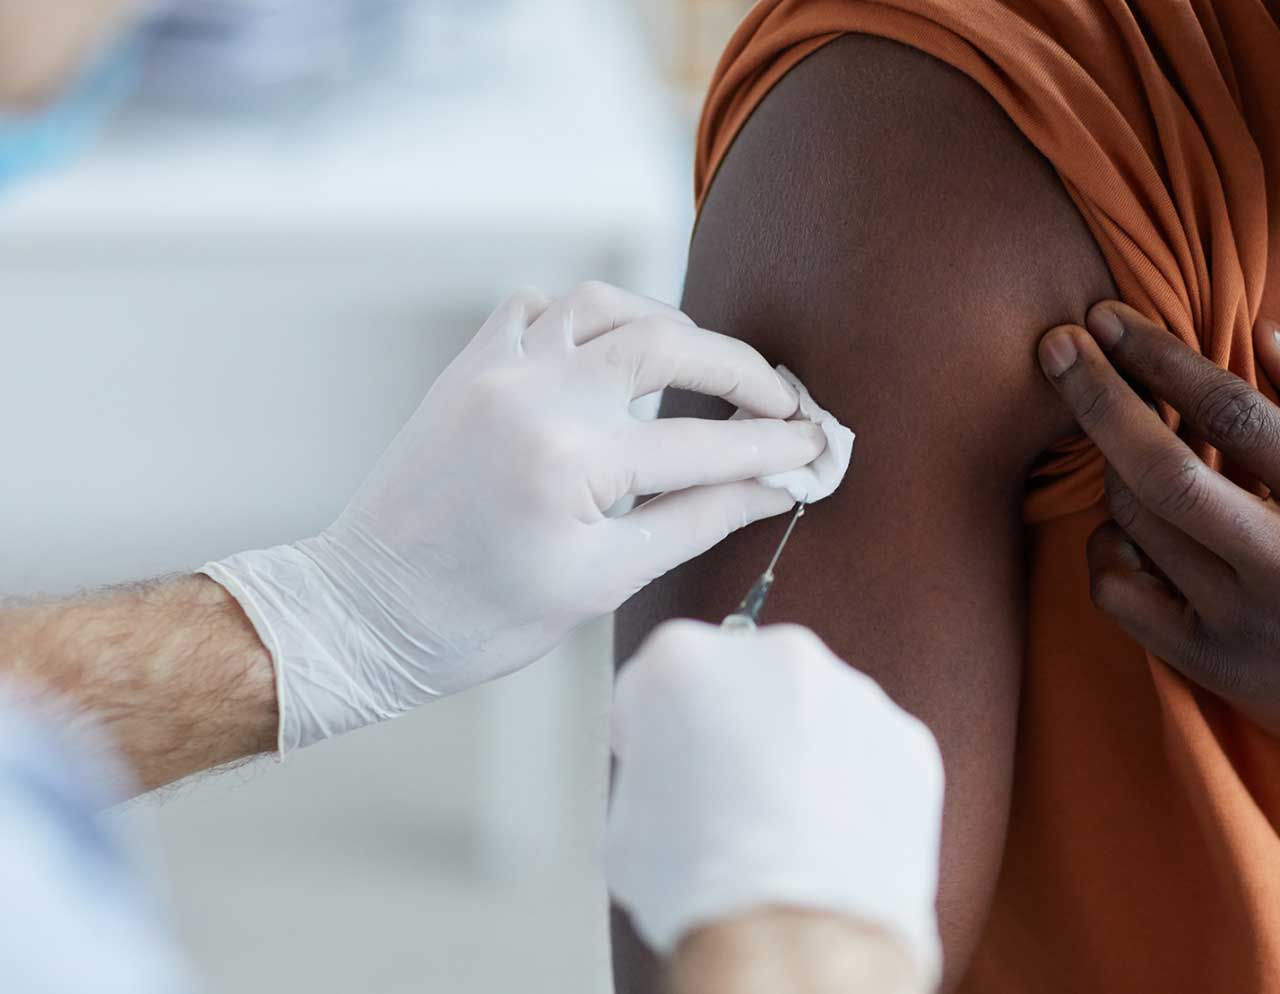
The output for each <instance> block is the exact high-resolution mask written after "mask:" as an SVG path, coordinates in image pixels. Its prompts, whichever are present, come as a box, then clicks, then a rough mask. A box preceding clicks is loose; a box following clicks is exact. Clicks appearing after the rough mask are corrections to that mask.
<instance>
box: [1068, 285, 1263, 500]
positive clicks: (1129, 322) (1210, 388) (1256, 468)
mask: <svg viewBox="0 0 1280 994" xmlns="http://www.w3.org/2000/svg"><path fill="white" fill-rule="evenodd" d="M1087 323H1088V328H1089V332H1090V333H1091V334H1092V335H1093V337H1094V339H1095V340H1096V341H1097V342H1098V344H1099V345H1101V346H1102V348H1103V349H1104V351H1105V352H1106V354H1107V358H1109V359H1110V360H1111V362H1112V363H1113V364H1114V365H1115V366H1116V368H1118V369H1120V370H1122V371H1123V372H1125V373H1128V374H1129V375H1130V376H1132V377H1133V378H1134V379H1135V380H1137V381H1138V382H1140V383H1142V384H1143V385H1144V386H1146V387H1147V388H1149V389H1150V390H1151V391H1152V392H1153V393H1155V394H1157V395H1159V396H1160V397H1163V398H1164V399H1165V400H1167V401H1168V402H1169V403H1170V404H1172V405H1173V406H1174V407H1175V408H1177V409H1178V410H1179V411H1180V412H1181V413H1182V415H1183V416H1184V417H1185V418H1186V419H1187V422H1188V423H1189V424H1190V425H1191V426H1192V427H1193V428H1194V429H1195V430H1196V433H1197V434H1198V435H1200V437H1202V438H1203V439H1204V440H1205V441H1206V442H1208V443H1209V444H1210V445H1212V446H1214V447H1215V448H1217V449H1220V450H1221V451H1222V452H1223V453H1225V454H1226V455H1228V456H1230V457H1231V460H1232V461H1233V462H1234V463H1236V464H1237V465H1239V466H1240V467H1241V468H1242V469H1244V470H1245V471H1246V472H1248V473H1251V474H1252V475H1254V476H1256V477H1257V478H1258V479H1260V480H1262V481H1263V482H1264V483H1266V484H1267V485H1268V486H1273V487H1274V486H1276V485H1277V484H1280V408H1278V407H1276V406H1275V405H1274V404H1273V403H1271V401H1269V400H1268V399H1267V398H1266V397H1264V396H1263V395H1262V394H1261V393H1259V392H1258V391H1257V390H1255V389H1254V388H1253V387H1251V386H1250V385H1249V384H1248V383H1246V382H1245V381H1244V380H1242V379H1240V377H1238V376H1236V375H1235V374H1234V373H1231V372H1228V371H1227V370H1225V369H1222V368H1220V367H1218V366H1217V365H1215V364H1214V363H1212V362H1210V361H1209V360H1208V359H1206V358H1205V357H1204V356H1202V355H1200V354H1199V353H1198V352H1196V351H1195V350H1194V349H1191V348H1188V347H1187V345H1185V344H1184V343H1183V342H1181V341H1179V340H1178V339H1177V338H1176V337H1175V336H1173V335H1171V334H1170V333H1169V332H1168V331H1167V330H1166V329H1165V328H1164V327H1162V326H1161V325H1159V324H1156V323H1155V322H1154V321H1151V320H1149V319H1148V318H1146V317H1144V316H1143V315H1142V314H1140V313H1139V312H1138V311H1135V310H1134V309H1133V308H1132V307H1129V306H1127V305H1125V304H1121V303H1117V302H1115V301H1106V302H1104V303H1101V304H1097V305H1095V306H1094V307H1093V308H1091V309H1090V311H1089V317H1088V322H1087Z"/></svg>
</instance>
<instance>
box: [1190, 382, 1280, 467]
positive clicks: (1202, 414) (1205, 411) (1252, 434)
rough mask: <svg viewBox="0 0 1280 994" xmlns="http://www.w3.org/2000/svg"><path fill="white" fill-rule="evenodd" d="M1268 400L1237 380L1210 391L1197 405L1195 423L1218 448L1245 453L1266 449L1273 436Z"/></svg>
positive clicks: (1217, 385)
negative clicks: (1262, 447) (1243, 450)
mask: <svg viewBox="0 0 1280 994" xmlns="http://www.w3.org/2000/svg"><path fill="white" fill-rule="evenodd" d="M1269 406H1270V405H1269V404H1268V402H1267V400H1266V399H1265V398H1264V397H1263V396H1262V395H1261V394H1259V393H1257V392H1256V391H1255V390H1253V389H1252V388H1250V387H1249V385H1248V384H1246V383H1245V382H1244V381H1242V380H1237V379H1235V378H1234V377H1232V378H1231V380H1228V381H1224V382H1221V383H1218V384H1216V385H1215V386H1212V387H1210V388H1209V389H1208V390H1207V391H1205V393H1204V394H1203V395H1202V396H1201V398H1200V399H1199V401H1198V402H1197V403H1196V405H1195V409H1194V412H1193V420H1194V421H1195V423H1196V424H1198V425H1200V426H1201V427H1202V428H1203V429H1204V431H1205V432H1206V433H1207V434H1208V435H1209V436H1210V437H1211V438H1212V439H1213V440H1214V441H1216V442H1218V443H1219V444H1225V445H1230V446H1233V447H1236V448H1242V449H1255V448H1259V447H1261V446H1263V445H1265V444H1266V443H1267V442H1268V440H1269V435H1270V434H1271V431H1270V428H1271V422H1270V419H1269V417H1268V415H1269V413H1270V411H1269Z"/></svg>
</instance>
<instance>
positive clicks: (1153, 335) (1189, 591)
mask: <svg viewBox="0 0 1280 994" xmlns="http://www.w3.org/2000/svg"><path fill="white" fill-rule="evenodd" d="M1087 325H1088V332H1086V331H1085V329H1084V328H1080V327H1077V326H1074V325H1068V326H1063V327H1059V328H1054V329H1053V330H1052V331H1050V332H1049V333H1048V334H1047V335H1045V337H1044V339H1043V341H1042V342H1041V344H1040V363H1041V365H1042V366H1043V367H1044V370H1045V373H1046V375H1047V376H1048V377H1049V379H1050V381H1051V382H1052V383H1053V384H1054V386H1055V387H1057V388H1058V391H1059V392H1060V393H1061V394H1062V397H1063V399H1064V400H1065V401H1066V402H1067V405H1068V406H1069V407H1070V408H1071V410H1072V412H1073V413H1074V414H1075V416H1076V419H1077V420H1078V421H1079V423H1080V427H1081V428H1083V429H1084V430H1085V431H1086V432H1087V433H1088V434H1089V437H1090V438H1092V439H1093V441H1094V442H1096V443H1097V445H1098V447H1099V448H1100V449H1101V450H1102V452H1103V454H1104V455H1105V456H1106V457H1107V463H1108V465H1107V498H1108V501H1109V502H1110V505H1111V514H1112V517H1113V518H1114V520H1113V521H1110V522H1108V523H1107V524H1105V525H1102V526H1101V527H1100V528H1099V529H1098V530H1097V531H1096V532H1094V534H1093V536H1092V537H1091V538H1090V540H1089V573H1090V581H1091V585H1092V593H1093V599H1094V602H1095V603H1096V604H1097V605H1098V607H1099V608H1101V609H1102V610H1103V611H1105V612H1106V613H1107V614H1109V615H1111V617H1113V618H1114V619H1115V620H1116V621H1117V622H1118V623H1119V625H1120V626H1121V627H1122V628H1123V629H1124V630H1125V631H1126V632H1128V633H1129V634H1130V635H1132V636H1133V637H1134V638H1135V639H1137V640H1138V641H1139V642H1141V643H1142V645H1143V646H1145V647H1146V648H1147V649H1148V650H1150V651H1151V652H1152V653H1154V654H1155V655H1157V656H1159V657H1160V658H1161V659H1163V660H1164V661H1165V662H1167V663H1169V665H1171V666H1173V667H1175V668H1176V669H1177V670H1179V671H1180V672H1181V673H1183V674H1184V675H1185V676H1186V677H1188V678H1189V679H1191V680H1194V681H1195V682H1196V683H1198V684H1199V685H1200V686H1202V687H1204V688H1205V689H1206V690H1209V691H1211V692H1213V693H1215V694H1217V695H1219V696H1220V697H1222V698H1224V699H1225V700H1227V701H1229V702H1230V703H1232V704H1233V705H1235V706H1237V707H1238V708H1240V710H1242V711H1244V712H1245V713H1247V714H1248V715H1250V716H1251V717H1252V718H1254V719H1255V720H1257V721H1258V722H1259V724H1261V725H1263V726H1264V727H1266V728H1268V729H1269V730H1270V731H1272V732H1280V509H1278V508H1277V507H1276V504H1275V501H1273V500H1270V499H1268V500H1259V499H1258V498H1257V497H1255V496H1254V495H1253V494H1252V493H1250V492H1249V491H1247V490H1245V489H1243V488H1241V487H1239V486H1237V485H1236V484H1234V483H1232V482H1231V481H1230V480H1228V479H1227V478H1226V477H1225V476H1222V475H1221V474H1219V473H1217V472H1215V471H1214V470H1213V469H1211V468H1210V467H1209V466H1208V465H1206V464H1205V463H1204V462H1202V461H1201V460H1200V459H1199V458H1197V457H1196V455H1195V454H1194V453H1193V452H1192V451H1191V449H1190V448H1189V447H1188V446H1187V444H1186V443H1185V442H1183V441H1182V440H1181V439H1180V438H1179V437H1178V436H1177V435H1176V434H1175V433H1174V432H1173V431H1172V430H1171V429H1170V428H1169V427H1168V426H1167V425H1166V424H1165V423H1164V422H1163V421H1162V420H1161V419H1160V417H1159V415H1157V414H1156V413H1155V411H1153V410H1152V409H1151V408H1150V407H1148V406H1147V404H1146V403H1145V402H1144V401H1143V400H1142V399H1141V398H1140V397H1139V396H1138V395H1137V394H1136V393H1135V392H1134V391H1133V389H1132V388H1130V386H1129V385H1128V384H1126V383H1125V381H1124V380H1123V379H1121V375H1120V373H1121V372H1123V373H1125V374H1127V375H1128V376H1130V377H1131V378H1132V379H1134V380H1136V381H1137V382H1138V383H1140V384H1141V385H1143V386H1145V387H1147V388H1149V389H1150V390H1151V391H1152V392H1153V393H1155V394H1156V395H1157V396H1158V397H1160V398H1161V399H1163V400H1166V401H1168V402H1169V403H1170V404H1171V405H1172V406H1173V407H1174V408H1176V409H1177V410H1178V411H1179V412H1180V413H1181V414H1182V415H1183V417H1184V418H1185V419H1186V422H1187V424H1189V425H1190V426H1191V428H1192V429H1193V430H1194V432H1195V433H1196V434H1197V435H1198V436H1200V437H1201V438H1203V439H1204V440H1205V441H1207V442H1209V443H1210V444H1212V445H1214V446H1216V447H1217V448H1218V449H1219V450H1221V451H1222V453H1223V454H1224V455H1225V456H1226V457H1227V458H1228V460H1229V461H1230V462H1231V463H1233V464H1234V465H1236V466H1238V467H1240V469H1242V470H1243V471H1245V472H1246V473H1248V474H1250V475H1251V476H1255V477H1257V478H1258V479H1259V480H1261V481H1262V482H1263V483H1265V484H1266V485H1267V486H1268V487H1270V488H1272V489H1273V490H1274V489H1276V488H1280V408H1277V407H1276V405H1275V404H1273V403H1271V401H1269V400H1268V399H1267V398H1266V397H1264V396H1263V395H1262V394H1261V393H1259V392H1258V391H1257V390H1254V389H1253V388H1252V387H1251V386H1249V384H1247V383H1245V382H1244V381H1243V380H1241V379H1240V378H1239V377H1237V376H1235V375H1233V374H1231V373H1229V372H1227V371H1226V370H1223V369H1220V368H1219V367H1218V366H1216V365H1214V364H1213V363H1212V362H1210V361H1209V360H1208V359H1206V358H1204V357H1203V356H1201V355H1199V354H1198V353H1197V352H1195V351H1193V350H1192V349H1190V348H1188V347H1187V346H1186V345H1184V344H1182V342H1180V341H1179V340H1178V339H1177V338H1175V337H1174V336H1173V335H1171V334H1169V333H1168V332H1167V331H1166V330H1165V329H1164V328H1162V327H1160V326H1159V325H1157V324H1155V323H1154V322H1152V321H1149V320H1147V319H1146V318H1144V317H1143V316H1142V315H1141V314H1139V313H1138V312H1137V311H1135V310H1134V309H1133V308H1131V307H1126V306H1125V305H1124V304H1117V303H1111V302H1107V303H1103V304H1099V305H1098V306H1096V307H1094V308H1093V309H1092V310H1091V311H1090V312H1089V317H1088V321H1087ZM1278 335H1280V327H1278V326H1277V325H1275V324H1274V323H1272V322H1269V321H1264V322H1260V323H1259V326H1258V334H1257V335H1256V336H1255V339H1256V340H1255V354H1256V355H1257V357H1258V359H1259V360H1260V361H1261V364H1262V367H1263V369H1264V370H1265V371H1266V373H1267V375H1268V376H1269V377H1270V379H1271V381H1272V382H1273V383H1275V382H1277V381H1280V340H1278V339H1277V336H1278ZM1108 360H1109V361H1108ZM1117 370H1119V372H1118V371H1117Z"/></svg>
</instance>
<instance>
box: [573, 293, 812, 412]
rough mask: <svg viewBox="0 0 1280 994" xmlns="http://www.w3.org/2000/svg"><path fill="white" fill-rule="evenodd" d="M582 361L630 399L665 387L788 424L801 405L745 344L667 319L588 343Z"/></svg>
mask: <svg viewBox="0 0 1280 994" xmlns="http://www.w3.org/2000/svg"><path fill="white" fill-rule="evenodd" d="M581 356H582V361H583V362H584V363H585V364H587V365H588V366H589V367H590V368H591V369H592V373H591V375H593V376H599V375H601V374H600V373H599V372H598V370H601V369H604V370H608V371H610V372H612V373H613V374H614V375H616V376H617V377H619V379H620V380H621V381H622V382H623V383H624V388H625V390H626V392H627V399H628V400H634V399H635V398H636V397H643V396H644V395H645V394H650V393H653V392H654V391H656V390H663V389H665V388H667V387H678V388H680V389H682V390H693V391H695V392H697V393H703V394H707V395H708V396H711V397H723V398H724V399H725V400H727V401H729V403H731V404H734V405H735V406H737V407H741V408H745V409H746V410H748V411H750V412H751V413H752V414H755V415H758V416H759V417H764V418H789V417H791V415H792V414H794V413H795V411H796V406H797V404H798V403H799V399H798V398H797V397H796V394H795V391H794V390H792V389H791V387H789V386H787V384H785V383H784V382H783V381H782V377H780V376H779V375H778V374H777V373H776V372H775V371H774V369H773V367H772V366H770V365H769V364H768V363H767V362H766V361H765V359H764V356H762V355H761V354H760V353H759V352H757V351H756V350H755V349H753V348H752V347H751V346H750V345H748V344H747V343H746V342H743V341H739V340H738V339H736V338H730V337H729V336H728V335H720V334H717V333H716V332H714V331H707V330H705V329H703V328H699V327H697V326H695V325H689V324H685V323H683V322H679V321H672V320H671V319H670V318H666V317H647V318H642V319H640V320H639V321H633V322H631V323H630V324H627V325H623V326H622V327H621V328H618V329H616V330H615V331H611V332H609V333H607V334H605V335H601V336H600V337H598V338H596V339H594V340H593V341H591V342H588V343H587V344H586V345H585V346H583V347H582V349H581Z"/></svg>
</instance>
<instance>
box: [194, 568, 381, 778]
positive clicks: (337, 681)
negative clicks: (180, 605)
mask: <svg viewBox="0 0 1280 994" xmlns="http://www.w3.org/2000/svg"><path fill="white" fill-rule="evenodd" d="M199 572H200V573H203V574H204V575H205V576H207V577H209V578H210V579H211V580H214V581H215V582H217V583H219V584H220V585H221V586H222V587H224V588H225V589H226V591H227V592H228V593H229V594H231V596H232V597H234V598H235V600H236V602H237V603H238V604H239V605H240V607H241V608H242V609H243V610H244V613H245V614H246V615H247V616H248V618H249V620H250V622H252V624H253V627H254V628H255V629H256V630H257V632H258V637H259V638H260V639H262V644H263V645H264V646H266V648H267V651H268V652H269V653H270V654H271V661H272V664H273V666H274V667H275V675H276V701H277V707H278V709H279V713H280V726H279V732H278V735H277V758H278V759H284V757H285V756H286V755H288V754H289V753H290V752H293V751H294V750H295V749H301V748H303V747H304V746H308V745H312V744H314V743H316V742H319V741H321V740H323V739H327V738H332V737H333V736H335V735H341V734H342V733H344V732H350V731H354V730H355V729H357V728H362V727H364V726H365V725H369V724H373V723H374V722H377V721H382V720H385V719H387V718H390V717H392V716H393V715H394V714H395V713H397V712H393V711H389V710H388V709H387V708H386V707H385V706H382V705H380V704H379V703H378V702H377V701H375V700H374V699H373V698H372V696H371V695H370V694H369V693H368V691H367V690H366V689H365V688H364V687H362V686H361V685H360V684H359V683H357V682H356V681H355V680H353V679H352V677H351V673H352V668H353V667H358V666H359V660H360V659H361V658H363V657H364V656H365V655H366V653H364V652H362V651H361V649H360V642H359V638H358V635H357V634H356V633H354V632H352V631H351V630H350V627H349V625H347V624H346V622H345V620H344V619H347V618H348V617H349V614H350V612H348V611H347V610H345V609H344V607H343V606H342V604H341V602H340V599H339V594H338V591H337V589H336V588H335V587H334V585H333V583H332V582H331V581H330V580H329V579H328V578H327V577H326V576H325V575H324V572H323V571H322V570H320V569H319V568H318V567H317V564H316V562H315V560H314V559H313V558H312V557H311V556H310V555H308V554H307V553H306V552H305V551H304V549H303V546H302V543H299V544H298V545H280V546H276V547H275V548H271V549H262V550H258V551H254V552H243V553H240V554H239V555H235V556H231V557H229V558H227V559H223V560H220V561H218V562H212V563H206V564H205V565H204V566H202V567H201V568H200V570H199Z"/></svg>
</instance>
